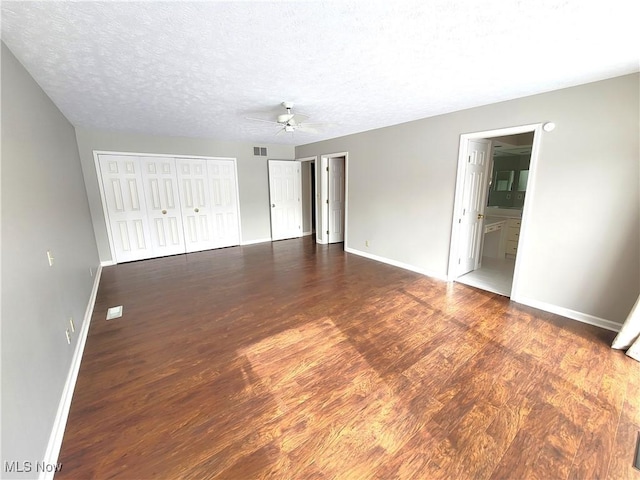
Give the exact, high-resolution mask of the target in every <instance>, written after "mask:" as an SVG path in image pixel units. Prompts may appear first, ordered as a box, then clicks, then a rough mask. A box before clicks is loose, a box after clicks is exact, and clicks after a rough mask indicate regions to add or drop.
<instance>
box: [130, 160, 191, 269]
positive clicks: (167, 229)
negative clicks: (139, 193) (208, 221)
mask: <svg viewBox="0 0 640 480" xmlns="http://www.w3.org/2000/svg"><path fill="white" fill-rule="evenodd" d="M140 169H141V171H142V179H143V181H144V193H145V203H146V206H147V218H148V221H149V230H150V234H151V248H152V250H153V256H154V257H164V256H166V255H176V254H179V253H185V252H186V246H185V241H184V231H183V226H182V212H181V209H180V199H179V197H178V179H177V177H176V160H175V158H171V157H140Z"/></svg>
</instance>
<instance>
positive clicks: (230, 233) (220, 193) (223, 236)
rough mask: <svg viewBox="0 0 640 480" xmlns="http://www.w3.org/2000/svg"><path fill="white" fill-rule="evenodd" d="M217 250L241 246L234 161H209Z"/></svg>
mask: <svg viewBox="0 0 640 480" xmlns="http://www.w3.org/2000/svg"><path fill="white" fill-rule="evenodd" d="M207 174H208V177H209V190H210V192H211V213H212V223H211V225H212V232H211V234H212V238H213V243H214V245H215V248H222V247H231V246H233V245H239V244H240V229H239V223H240V222H239V218H238V199H237V191H238V190H237V183H236V182H237V179H236V170H235V164H234V162H233V161H232V160H209V161H207Z"/></svg>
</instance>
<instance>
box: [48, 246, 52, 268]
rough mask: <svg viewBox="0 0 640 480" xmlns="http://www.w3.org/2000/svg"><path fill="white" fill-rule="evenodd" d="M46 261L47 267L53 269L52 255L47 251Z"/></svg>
mask: <svg viewBox="0 0 640 480" xmlns="http://www.w3.org/2000/svg"><path fill="white" fill-rule="evenodd" d="M47 261H48V262H49V266H50V267H53V255H52V254H51V251H50V250H47Z"/></svg>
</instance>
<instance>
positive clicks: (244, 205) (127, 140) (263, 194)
mask: <svg viewBox="0 0 640 480" xmlns="http://www.w3.org/2000/svg"><path fill="white" fill-rule="evenodd" d="M76 137H77V139H78V150H79V151H80V159H81V161H82V170H83V172H84V180H85V184H86V187H87V195H88V197H89V206H90V208H91V217H92V219H93V228H94V232H95V236H96V242H97V244H98V252H99V255H100V260H101V261H103V262H107V261H111V260H112V258H111V252H110V250H109V239H108V236H107V227H106V224H105V219H104V212H103V209H102V201H101V199H100V190H99V187H98V176H97V173H96V168H95V163H94V158H93V151H94V150H107V151H115V152H133V153H165V154H171V155H198V156H210V157H234V158H236V159H237V165H238V188H239V190H240V216H241V221H242V224H241V231H242V241H243V242H244V243H246V242H251V241H257V240H265V239H270V238H271V219H270V211H269V177H268V169H267V158H278V159H293V158H294V148H293V147H292V146H288V145H263V144H260V145H253V144H249V143H232V142H220V141H216V140H211V139H202V138H186V137H154V136H149V135H138V134H125V133H117V132H105V131H95V130H85V129H81V128H77V129H76ZM254 146H262V147H264V146H266V147H267V149H268V153H269V155H268V157H254V156H253V147H254Z"/></svg>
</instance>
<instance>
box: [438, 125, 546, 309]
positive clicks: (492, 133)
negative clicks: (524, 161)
mask: <svg viewBox="0 0 640 480" xmlns="http://www.w3.org/2000/svg"><path fill="white" fill-rule="evenodd" d="M529 132H533V145H532V149H531V159H530V162H529V179H528V181H527V198H526V200H525V202H524V208H523V210H522V221H521V226H520V240H519V244H518V255H516V264H515V269H514V272H513V282H512V286H511V300H513V301H514V302H518V303H524V302H522V301H521V292H520V291H519V288H520V281H519V279H520V270H521V266H522V257H523V256H526V254H527V245H529V244H530V243H531V240H530V238H528V232H529V229H528V228H527V221H526V220H527V218H529V217H530V216H531V213H529V212H531V211H532V209H533V204H534V201H535V183H536V177H537V175H536V172H537V169H538V168H537V166H538V156H539V151H540V144H541V141H542V133H543V130H542V123H533V124H529V125H521V126H518V127H508V128H500V129H497V130H487V131H484V132H475V133H464V134H462V135H460V147H459V150H458V172H457V177H456V193H455V199H454V208H453V219H452V225H451V243H450V245H449V267H448V269H447V279H448V280H449V281H454V280H455V279H456V278H457V275H456V258H457V257H458V244H459V240H460V239H459V235H460V233H459V227H458V222H456V219H457V218H459V217H460V216H461V213H460V209H461V208H462V194H463V190H464V176H465V170H466V161H465V160H466V156H467V148H468V145H469V140H475V139H490V138H494V137H502V136H506V135H518V134H520V133H529Z"/></svg>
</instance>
